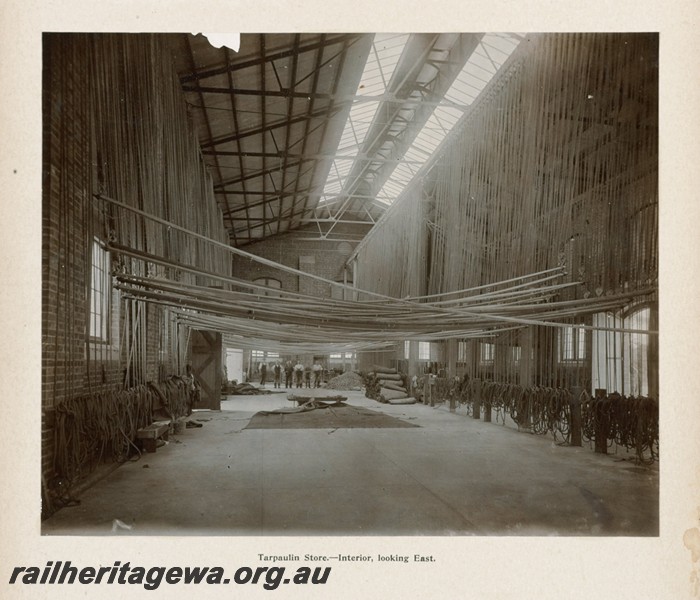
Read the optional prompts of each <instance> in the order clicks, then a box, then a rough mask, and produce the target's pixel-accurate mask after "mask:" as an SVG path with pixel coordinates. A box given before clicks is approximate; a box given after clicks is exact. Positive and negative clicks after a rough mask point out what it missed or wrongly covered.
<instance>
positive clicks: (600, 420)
mask: <svg viewBox="0 0 700 600" xmlns="http://www.w3.org/2000/svg"><path fill="white" fill-rule="evenodd" d="M606 395H607V390H603V389H596V391H595V397H596V399H597V400H598V401H601V400H604V399H605V397H606ZM595 416H596V420H595V451H596V452H597V453H598V454H607V453H608V429H609V428H610V427H609V423H608V420H609V419H608V415H607V413H605V412H603V410H601V408H600V407H596V415H595Z"/></svg>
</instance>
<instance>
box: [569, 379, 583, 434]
mask: <svg viewBox="0 0 700 600" xmlns="http://www.w3.org/2000/svg"><path fill="white" fill-rule="evenodd" d="M582 393H583V388H581V387H578V386H574V387H572V388H571V404H570V405H569V412H570V414H571V422H570V423H569V428H570V432H571V436H570V438H569V444H570V445H571V446H580V445H581V394H582Z"/></svg>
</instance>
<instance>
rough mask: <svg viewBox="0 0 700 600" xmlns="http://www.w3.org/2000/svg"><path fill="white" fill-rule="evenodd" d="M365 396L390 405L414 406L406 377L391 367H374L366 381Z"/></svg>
mask: <svg viewBox="0 0 700 600" xmlns="http://www.w3.org/2000/svg"><path fill="white" fill-rule="evenodd" d="M365 396H367V398H371V399H372V400H377V401H378V402H384V403H387V402H388V403H389V404H412V403H413V402H415V400H413V398H409V397H408V390H407V388H406V376H405V375H402V374H401V373H399V372H398V371H397V370H396V369H391V368H389V367H378V366H375V367H374V371H373V372H371V373H368V374H367V377H366V379H365Z"/></svg>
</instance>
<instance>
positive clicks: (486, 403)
mask: <svg viewBox="0 0 700 600" xmlns="http://www.w3.org/2000/svg"><path fill="white" fill-rule="evenodd" d="M490 422H491V398H487V399H486V400H485V401H484V423H490Z"/></svg>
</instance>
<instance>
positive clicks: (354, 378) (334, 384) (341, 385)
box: [326, 371, 363, 390]
mask: <svg viewBox="0 0 700 600" xmlns="http://www.w3.org/2000/svg"><path fill="white" fill-rule="evenodd" d="M362 385H363V381H362V377H361V376H360V375H358V374H357V373H354V372H353V371H348V372H347V373H343V374H342V375H338V376H337V377H333V379H331V380H330V381H329V382H328V383H327V384H326V387H327V388H330V389H332V390H361V389H362Z"/></svg>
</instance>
